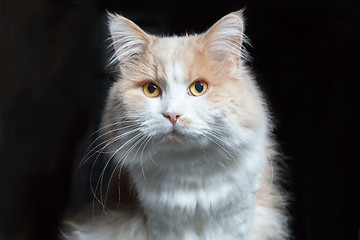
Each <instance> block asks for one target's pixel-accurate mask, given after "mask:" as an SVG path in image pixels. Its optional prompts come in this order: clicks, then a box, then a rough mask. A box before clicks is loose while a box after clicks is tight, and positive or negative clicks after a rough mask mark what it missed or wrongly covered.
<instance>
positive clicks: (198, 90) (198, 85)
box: [189, 81, 208, 96]
mask: <svg viewBox="0 0 360 240" xmlns="http://www.w3.org/2000/svg"><path fill="white" fill-rule="evenodd" d="M207 87H208V85H207V84H206V83H205V82H203V81H196V82H194V83H193V84H191V86H190V88H189V90H190V93H191V94H192V95H193V96H201V95H203V94H204V93H205V92H206V90H207Z"/></svg>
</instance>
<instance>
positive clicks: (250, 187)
mask: <svg viewBox="0 0 360 240" xmlns="http://www.w3.org/2000/svg"><path fill="white" fill-rule="evenodd" d="M188 156H189V155H188ZM211 156H212V157H210V156H209V157H208V158H207V160H208V161H209V162H208V165H206V166H207V167H204V163H203V162H201V161H202V160H201V159H198V160H196V159H191V161H190V162H189V161H187V160H185V161H186V162H187V164H186V165H181V167H180V166H179V165H177V166H176V167H170V168H165V169H164V168H163V169H161V170H159V169H156V168H148V167H146V168H137V169H132V173H133V179H134V182H135V186H136V189H137V191H138V193H139V199H140V202H141V205H142V207H143V209H144V212H145V215H146V220H145V224H146V229H147V232H148V239H157V240H159V239H186V240H197V239H203V240H210V239H246V238H245V236H247V235H248V232H249V231H250V230H251V225H252V222H253V211H254V205H255V190H256V189H255V188H256V186H257V182H258V181H259V174H258V173H260V172H261V170H260V171H259V167H260V168H261V164H260V162H262V161H261V160H260V159H261V158H263V154H262V153H260V152H259V153H257V154H248V155H247V158H246V159H236V160H237V161H233V159H232V160H229V161H228V162H226V164H227V165H226V166H224V165H220V164H216V163H217V161H218V162H219V159H217V161H216V160H215V159H209V158H215V157H219V156H216V154H213V155H211ZM161 158H163V159H162V160H165V159H166V158H168V161H173V160H174V159H173V158H174V156H172V155H171V154H170V153H169V154H165V155H162V156H161ZM164 158H165V159H164ZM178 160H180V159H176V161H178ZM165 161H166V160H165ZM183 161H184V159H183ZM199 162H201V163H199ZM200 164H201V165H202V166H201V168H200V167H199V165H200ZM175 165H176V164H175ZM249 165H254V167H255V165H257V170H256V172H257V173H256V172H255V171H252V170H255V169H254V168H253V167H249ZM144 169H146V170H144Z"/></svg>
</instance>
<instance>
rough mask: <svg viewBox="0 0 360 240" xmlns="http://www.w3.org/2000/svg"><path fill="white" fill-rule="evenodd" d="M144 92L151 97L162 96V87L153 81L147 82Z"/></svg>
mask: <svg viewBox="0 0 360 240" xmlns="http://www.w3.org/2000/svg"><path fill="white" fill-rule="evenodd" d="M143 90H144V93H145V94H146V95H147V96H149V97H158V96H160V93H161V89H160V88H159V87H158V86H157V85H156V84H154V83H152V82H147V83H145V84H144V86H143Z"/></svg>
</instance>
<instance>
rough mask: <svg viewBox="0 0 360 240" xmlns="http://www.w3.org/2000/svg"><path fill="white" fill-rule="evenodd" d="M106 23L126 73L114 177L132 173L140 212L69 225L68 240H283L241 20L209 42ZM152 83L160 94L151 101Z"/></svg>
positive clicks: (113, 100)
mask: <svg viewBox="0 0 360 240" xmlns="http://www.w3.org/2000/svg"><path fill="white" fill-rule="evenodd" d="M109 19H110V23H109V28H110V32H111V35H112V39H113V46H114V49H115V54H114V56H113V59H112V60H111V61H112V63H113V64H116V66H117V67H118V70H119V72H120V74H119V75H118V80H117V82H116V83H115V84H114V85H113V87H112V89H111V92H110V94H109V98H108V104H107V107H106V110H105V114H104V120H103V135H104V139H105V140H106V141H105V142H104V143H105V144H104V145H106V148H107V149H108V151H110V152H111V154H110V155H111V157H110V158H113V162H112V163H111V164H113V165H114V168H115V169H126V170H127V171H128V172H129V175H130V180H131V182H132V183H133V187H134V191H135V192H136V193H137V199H138V203H136V204H135V203H134V204H131V203H130V204H128V205H126V206H125V205H124V206H122V207H120V209H117V210H109V211H107V212H106V215H103V214H100V215H98V216H95V218H92V217H89V218H85V219H83V220H76V219H75V220H73V221H69V222H68V227H69V230H68V231H67V232H66V233H65V235H66V236H65V237H64V238H65V239H71V240H75V239H76V240H80V239H81V240H92V239H103V240H108V239H109V240H110V239H119V240H130V239H131V240H135V239H136V240H155V239H156V240H172V239H173V240H178V239H182V240H215V239H216V240H234V239H238V240H270V239H271V240H283V239H286V238H287V236H288V233H287V228H286V217H285V215H284V213H283V205H284V202H283V200H282V198H281V196H280V194H279V192H278V189H277V185H276V182H275V181H274V174H275V173H274V164H273V163H272V162H271V159H272V157H274V154H273V153H272V151H273V149H272V148H271V147H269V143H270V142H271V139H270V137H269V135H270V132H269V117H268V113H267V110H266V106H265V104H264V101H263V97H262V95H261V93H260V91H259V89H258V87H257V86H256V83H255V81H254V79H253V77H252V75H251V74H250V72H249V70H248V68H247V66H246V61H245V60H244V56H245V55H244V53H243V51H242V42H243V39H244V38H243V32H244V24H243V20H242V12H234V13H231V14H229V15H226V16H225V17H223V18H222V19H220V20H219V21H218V22H217V23H216V24H214V26H213V27H211V28H210V29H209V30H208V31H207V32H205V33H203V34H199V35H192V36H183V37H178V36H173V37H165V38H159V37H156V36H152V35H149V34H146V33H145V32H143V31H142V30H141V29H140V28H139V27H138V26H136V25H135V24H134V23H133V22H131V21H130V20H128V19H126V18H124V17H122V16H118V15H110V17H109ZM200 80H201V81H203V82H204V83H206V84H207V85H208V89H207V91H206V92H205V93H204V94H203V95H201V96H193V95H192V94H191V93H190V92H189V86H191V85H192V84H193V83H194V82H196V81H200ZM146 82H152V83H154V84H156V86H157V87H158V88H159V89H161V95H159V96H158V97H154V98H152V97H148V96H146V95H145V94H144V92H143V86H144V83H146ZM171 114H173V115H174V116H175V115H176V116H178V119H177V122H176V123H175V124H172V123H171V122H170V121H169V117H167V116H170V115H171ZM106 164H110V163H106Z"/></svg>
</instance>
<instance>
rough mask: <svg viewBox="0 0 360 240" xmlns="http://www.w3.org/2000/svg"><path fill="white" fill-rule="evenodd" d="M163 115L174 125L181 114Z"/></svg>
mask: <svg viewBox="0 0 360 240" xmlns="http://www.w3.org/2000/svg"><path fill="white" fill-rule="evenodd" d="M163 115H164V117H166V118H167V119H169V121H170V122H171V124H172V125H175V123H176V121H177V120H178V119H179V117H181V114H178V113H164V114H163Z"/></svg>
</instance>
